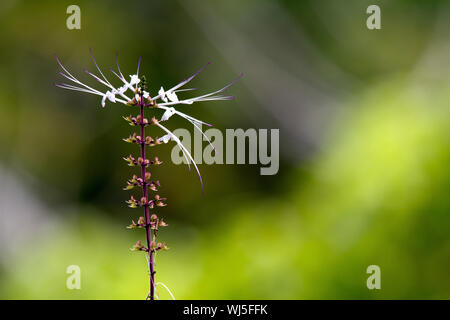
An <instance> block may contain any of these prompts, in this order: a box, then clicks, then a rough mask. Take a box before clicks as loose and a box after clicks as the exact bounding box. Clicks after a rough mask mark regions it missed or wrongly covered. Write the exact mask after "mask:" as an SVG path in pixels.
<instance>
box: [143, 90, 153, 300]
mask: <svg viewBox="0 0 450 320" xmlns="http://www.w3.org/2000/svg"><path fill="white" fill-rule="evenodd" d="M143 101H144V99H143V98H142V95H141V99H140V102H139V107H140V110H141V113H140V115H141V119H144V118H145V116H144V102H143ZM140 126H141V137H142V142H141V158H142V159H143V160H144V161H145V160H146V157H145V124H144V123H143V121H141V123H140ZM143 163H145V162H143ZM141 168H142V170H141V171H142V180H143V184H142V190H143V197H144V198H145V203H147V202H148V189H147V178H146V166H145V165H144V164H142V166H141ZM144 218H145V236H146V239H147V248H148V250H149V251H148V270H149V272H150V293H149V295H148V298H149V299H150V300H154V299H155V271H154V264H153V254H154V249H151V247H152V246H151V243H152V229H151V228H150V214H149V208H148V205H144ZM155 236H156V235H155Z"/></svg>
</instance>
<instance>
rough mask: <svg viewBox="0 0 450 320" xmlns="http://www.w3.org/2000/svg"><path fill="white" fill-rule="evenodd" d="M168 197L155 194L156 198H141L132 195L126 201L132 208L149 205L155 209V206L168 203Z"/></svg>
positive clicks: (163, 205)
mask: <svg viewBox="0 0 450 320" xmlns="http://www.w3.org/2000/svg"><path fill="white" fill-rule="evenodd" d="M165 200H166V198H161V197H160V196H159V195H155V198H154V199H148V198H147V197H142V198H141V199H140V200H137V199H135V198H134V196H131V197H130V199H129V200H127V201H125V203H127V204H128V206H129V207H130V208H133V209H135V208H141V207H149V208H150V209H153V208H154V207H165V206H167V204H166V203H165V202H164V201H165Z"/></svg>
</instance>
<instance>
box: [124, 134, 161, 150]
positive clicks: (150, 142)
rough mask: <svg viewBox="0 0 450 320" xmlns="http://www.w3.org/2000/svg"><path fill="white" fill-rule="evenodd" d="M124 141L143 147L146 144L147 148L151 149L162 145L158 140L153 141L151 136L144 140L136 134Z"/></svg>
mask: <svg viewBox="0 0 450 320" xmlns="http://www.w3.org/2000/svg"><path fill="white" fill-rule="evenodd" d="M123 141H125V142H128V143H136V144H141V145H142V144H145V145H146V146H149V147H153V146H156V145H158V144H161V141H160V139H158V138H156V139H153V138H152V137H150V136H146V137H145V138H143V137H141V136H140V135H138V134H137V133H136V132H134V133H133V134H131V135H130V136H129V137H128V138H124V139H123Z"/></svg>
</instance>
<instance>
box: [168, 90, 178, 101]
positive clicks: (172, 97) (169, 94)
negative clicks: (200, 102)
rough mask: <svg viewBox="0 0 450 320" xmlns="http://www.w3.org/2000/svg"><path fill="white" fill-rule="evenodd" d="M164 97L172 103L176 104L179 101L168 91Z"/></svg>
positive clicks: (175, 95)
mask: <svg viewBox="0 0 450 320" xmlns="http://www.w3.org/2000/svg"><path fill="white" fill-rule="evenodd" d="M166 96H167V98H169V100H170V101H172V102H178V101H179V100H178V97H177V94H176V93H175V92H170V91H169V92H166Z"/></svg>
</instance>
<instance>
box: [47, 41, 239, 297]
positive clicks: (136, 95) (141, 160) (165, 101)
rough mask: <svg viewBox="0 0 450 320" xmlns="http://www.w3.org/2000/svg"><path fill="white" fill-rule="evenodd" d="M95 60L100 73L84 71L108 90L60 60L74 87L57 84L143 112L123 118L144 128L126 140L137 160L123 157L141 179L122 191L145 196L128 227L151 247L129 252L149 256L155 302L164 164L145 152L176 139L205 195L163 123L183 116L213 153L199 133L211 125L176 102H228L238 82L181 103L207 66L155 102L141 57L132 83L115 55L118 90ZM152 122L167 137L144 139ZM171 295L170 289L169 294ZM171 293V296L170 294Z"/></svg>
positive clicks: (135, 202) (135, 204)
mask: <svg viewBox="0 0 450 320" xmlns="http://www.w3.org/2000/svg"><path fill="white" fill-rule="evenodd" d="M89 51H90V54H91V57H92V61H93V62H94V64H95V67H96V68H97V71H98V72H99V74H100V75H96V74H94V73H92V72H90V71H88V70H87V69H85V72H86V73H87V74H89V75H90V76H91V77H93V78H94V79H95V80H96V81H97V82H99V83H100V84H101V85H103V86H104V87H106V89H104V90H98V89H94V88H92V87H90V86H88V85H87V84H84V83H82V82H81V81H79V80H78V79H77V78H76V77H75V76H73V75H72V74H71V73H70V72H69V71H68V70H67V69H66V68H65V67H64V66H63V65H62V63H61V62H60V61H59V59H58V57H56V55H55V58H56V61H57V62H58V64H59V66H60V67H61V69H62V71H61V72H59V74H60V75H61V76H63V77H64V78H66V79H67V80H69V81H70V82H71V83H72V84H67V83H59V84H55V85H56V86H57V87H60V88H63V89H67V90H72V91H79V92H85V93H90V94H94V95H97V96H101V98H102V99H101V105H102V107H104V106H105V105H106V101H110V102H112V103H122V104H124V105H127V106H133V107H137V108H138V109H139V111H140V112H139V114H138V115H136V116H133V115H130V116H129V117H124V119H125V120H126V121H127V122H128V123H129V124H130V125H132V126H134V127H138V128H139V129H140V132H137V133H136V132H135V133H133V134H131V135H130V136H129V137H128V138H126V139H124V140H125V141H126V142H130V143H135V144H137V145H139V146H140V155H139V156H138V157H136V158H135V157H133V156H132V155H129V156H128V157H126V158H124V160H125V161H126V162H127V163H128V165H129V166H132V167H138V168H139V169H140V176H138V175H137V174H134V175H133V176H132V177H131V179H129V180H128V181H127V182H126V186H125V187H124V190H134V189H135V188H141V189H142V196H138V197H136V198H135V197H134V196H133V195H131V197H130V199H129V200H127V201H126V203H127V204H128V206H129V207H130V208H140V209H141V210H142V209H143V210H144V215H143V216H141V217H139V220H138V222H137V223H135V222H134V221H133V220H132V223H131V225H129V226H128V227H127V228H128V229H144V230H145V236H146V242H147V247H145V246H144V245H143V244H142V243H141V241H138V242H136V244H135V245H134V246H133V247H132V248H131V250H133V251H144V252H146V254H148V259H147V262H148V269H149V274H150V281H149V285H150V289H149V293H148V295H147V299H150V300H154V299H155V296H156V297H157V294H155V293H156V288H155V287H156V285H155V271H154V267H155V262H154V259H155V256H156V252H157V251H161V250H166V249H167V246H166V245H165V244H164V243H161V242H157V241H156V238H157V232H158V228H159V227H165V226H167V224H166V223H165V222H164V221H163V220H162V219H160V218H159V217H158V216H157V215H156V214H155V213H153V214H150V210H152V209H155V208H161V207H164V206H166V203H165V200H166V199H165V198H162V197H160V196H159V195H158V194H156V195H154V196H150V195H149V193H150V192H156V191H157V190H158V189H159V187H160V183H159V180H156V181H154V180H150V179H151V178H152V174H151V173H150V171H149V168H150V167H151V166H154V165H160V164H161V163H162V162H161V161H159V159H158V157H154V160H150V157H148V156H147V155H146V149H147V148H149V147H153V146H156V145H158V144H161V143H162V142H163V143H168V142H169V141H171V140H173V141H175V143H176V144H177V145H178V147H179V148H180V149H181V151H182V152H183V156H184V158H185V159H186V163H187V165H188V168H189V170H190V168H191V166H190V164H191V163H192V164H193V165H194V167H195V170H196V171H197V174H198V176H199V179H200V183H201V186H202V193H203V192H204V188H203V180H202V177H201V175H200V171H199V169H198V167H197V164H196V163H195V161H194V159H193V157H192V155H191V154H190V153H189V151H188V150H187V149H186V148H185V147H184V145H183V144H182V143H181V141H180V139H179V138H178V137H177V136H175V135H174V134H173V133H172V132H171V131H170V130H169V129H167V128H166V127H165V126H163V125H162V124H161V123H160V122H165V121H168V120H169V119H170V118H171V117H172V116H173V115H177V116H180V117H182V118H183V119H185V120H187V121H189V122H190V123H192V124H193V125H194V128H195V129H196V130H198V131H200V132H201V133H202V135H203V136H204V137H205V138H206V140H207V141H208V142H209V143H210V145H211V146H212V147H213V149H214V150H215V148H214V146H213V144H212V143H211V141H210V140H209V138H208V137H207V136H206V135H205V133H204V132H203V131H202V130H201V127H200V126H201V125H202V124H205V125H207V126H211V125H210V124H208V123H206V122H203V121H201V120H198V119H195V118H193V117H191V116H189V115H187V114H185V113H183V112H180V111H178V110H176V109H175V108H174V106H175V105H178V104H192V103H194V102H200V101H215V100H230V99H232V98H233V97H232V96H225V95H221V93H222V92H224V91H225V90H226V89H227V88H228V87H230V86H231V85H232V84H233V83H234V82H236V80H237V79H235V80H233V81H232V82H231V83H229V84H227V85H226V86H225V87H223V88H222V89H219V90H217V91H214V92H211V93H207V94H204V95H200V96H197V97H193V98H188V99H180V98H179V97H178V95H177V93H179V92H186V91H192V90H196V89H193V88H182V87H183V86H184V85H186V84H187V83H189V82H190V81H191V80H192V79H194V78H195V77H196V76H197V75H198V74H199V73H200V72H201V71H202V70H203V69H204V68H205V67H206V66H207V65H209V62H208V64H206V65H205V66H203V67H202V68H201V69H200V70H198V71H197V72H195V73H194V74H193V75H192V76H190V77H188V78H187V79H185V80H183V81H181V82H180V83H178V84H177V85H175V86H174V87H172V88H170V89H169V90H167V91H166V90H164V88H163V87H161V89H160V90H159V92H158V94H157V95H156V96H154V97H153V98H151V96H150V93H149V92H147V91H145V90H147V89H146V80H145V77H142V78H140V77H139V70H140V66H141V58H139V61H138V65H137V69H136V74H131V75H129V77H130V79H129V81H128V80H127V78H125V76H124V75H123V73H122V71H121V70H120V66H119V55H118V54H117V53H116V65H117V73H116V72H115V71H114V70H112V69H110V71H111V72H112V73H113V74H114V75H115V76H116V77H117V78H118V79H119V80H120V81H121V82H122V85H121V86H119V87H116V86H114V85H113V84H112V83H111V82H110V81H109V80H108V79H107V78H106V76H105V75H104V73H103V72H102V70H101V69H100V67H99V65H98V64H97V61H96V60H95V58H94V55H93V53H92V50H91V49H89ZM241 76H242V75H240V76H239V77H238V79H239V78H240V77H241ZM128 90H130V91H131V95H132V98H130V97H129V96H127V95H126V92H127V91H128ZM158 100H162V102H161V103H159V104H158V103H157V101H158ZM148 107H150V108H159V109H162V110H164V114H163V115H162V117H161V120H159V121H158V120H157V119H156V118H155V117H153V118H152V119H151V122H150V121H149V120H148V118H146V117H145V112H144V111H145V110H146V108H148ZM149 124H153V125H156V126H157V127H158V128H160V129H161V130H162V131H164V132H165V135H164V136H163V137H161V138H159V139H157V138H155V139H153V138H152V137H150V136H147V135H146V132H145V129H146V127H147V126H148V125H149ZM169 292H170V291H169ZM171 295H172V294H171Z"/></svg>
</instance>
